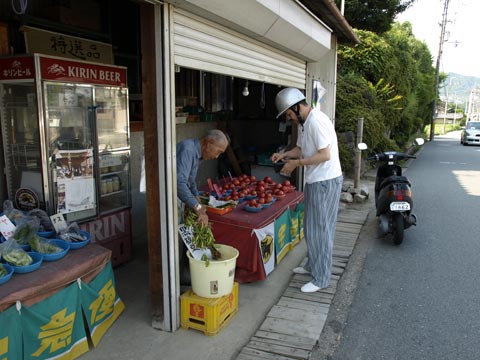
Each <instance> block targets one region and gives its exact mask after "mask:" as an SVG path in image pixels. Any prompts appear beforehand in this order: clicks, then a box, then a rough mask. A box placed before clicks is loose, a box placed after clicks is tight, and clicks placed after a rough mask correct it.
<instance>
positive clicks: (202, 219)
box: [193, 203, 208, 225]
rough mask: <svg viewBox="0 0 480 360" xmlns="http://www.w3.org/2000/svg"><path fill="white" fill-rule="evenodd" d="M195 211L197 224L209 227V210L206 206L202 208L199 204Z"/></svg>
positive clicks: (194, 208)
mask: <svg viewBox="0 0 480 360" xmlns="http://www.w3.org/2000/svg"><path fill="white" fill-rule="evenodd" d="M193 210H194V211H195V213H196V214H197V217H198V220H197V222H198V223H199V224H202V225H208V215H207V209H206V208H205V206H202V205H201V204H200V203H197V204H196V205H195V206H194V207H193Z"/></svg>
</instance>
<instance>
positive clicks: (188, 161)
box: [177, 139, 202, 207]
mask: <svg viewBox="0 0 480 360" xmlns="http://www.w3.org/2000/svg"><path fill="white" fill-rule="evenodd" d="M201 160H202V151H201V148H200V141H199V140H198V139H186V140H183V141H181V142H179V143H178V144H177V196H178V198H179V199H180V200H181V201H183V202H184V203H185V204H187V206H189V207H193V206H194V205H195V204H196V203H197V199H196V198H195V196H198V194H199V192H198V189H197V185H196V183H195V180H196V178H197V173H198V166H199V165H200V161H201Z"/></svg>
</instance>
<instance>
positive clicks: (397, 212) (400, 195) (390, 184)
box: [358, 138, 424, 245]
mask: <svg viewBox="0 0 480 360" xmlns="http://www.w3.org/2000/svg"><path fill="white" fill-rule="evenodd" d="M423 143H424V140H423V139H422V138H417V139H415V144H414V145H423ZM358 147H359V149H360V150H365V149H367V145H366V144H364V143H361V144H359V145H358ZM415 158H416V157H415V156H414V155H409V154H406V153H400V152H396V151H386V152H382V153H378V154H375V155H372V156H369V157H367V160H373V161H379V162H382V165H380V166H379V167H378V169H377V176H376V178H375V207H376V209H377V216H378V219H379V227H380V231H381V233H382V235H386V234H392V235H393V242H394V244H396V245H400V244H401V243H402V242H403V231H404V229H408V228H409V227H410V226H412V225H416V224H417V218H416V216H415V215H414V214H413V213H412V208H413V200H412V190H411V184H410V181H409V180H408V179H407V178H406V177H405V176H403V175H402V167H401V166H400V165H398V162H399V161H401V160H405V159H415Z"/></svg>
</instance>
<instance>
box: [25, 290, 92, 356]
mask: <svg viewBox="0 0 480 360" xmlns="http://www.w3.org/2000/svg"><path fill="white" fill-rule="evenodd" d="M78 291H79V290H78V285H77V283H73V284H71V285H70V286H68V287H66V288H65V289H63V290H62V291H60V292H58V293H56V294H54V295H52V296H51V297H49V298H47V299H44V300H43V301H41V302H39V303H37V304H34V305H32V306H30V307H22V309H21V319H22V331H23V351H24V357H25V358H26V359H38V360H42V359H52V358H55V359H64V360H70V359H76V358H77V357H79V356H81V355H83V354H84V353H86V352H87V351H88V341H87V335H86V333H85V327H84V323H83V318H82V308H81V305H80V297H79V296H78Z"/></svg>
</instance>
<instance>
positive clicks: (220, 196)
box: [213, 184, 222, 199]
mask: <svg viewBox="0 0 480 360" xmlns="http://www.w3.org/2000/svg"><path fill="white" fill-rule="evenodd" d="M213 188H214V189H215V193H216V194H217V199H221V198H222V192H221V191H220V189H219V188H218V185H217V184H213Z"/></svg>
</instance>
